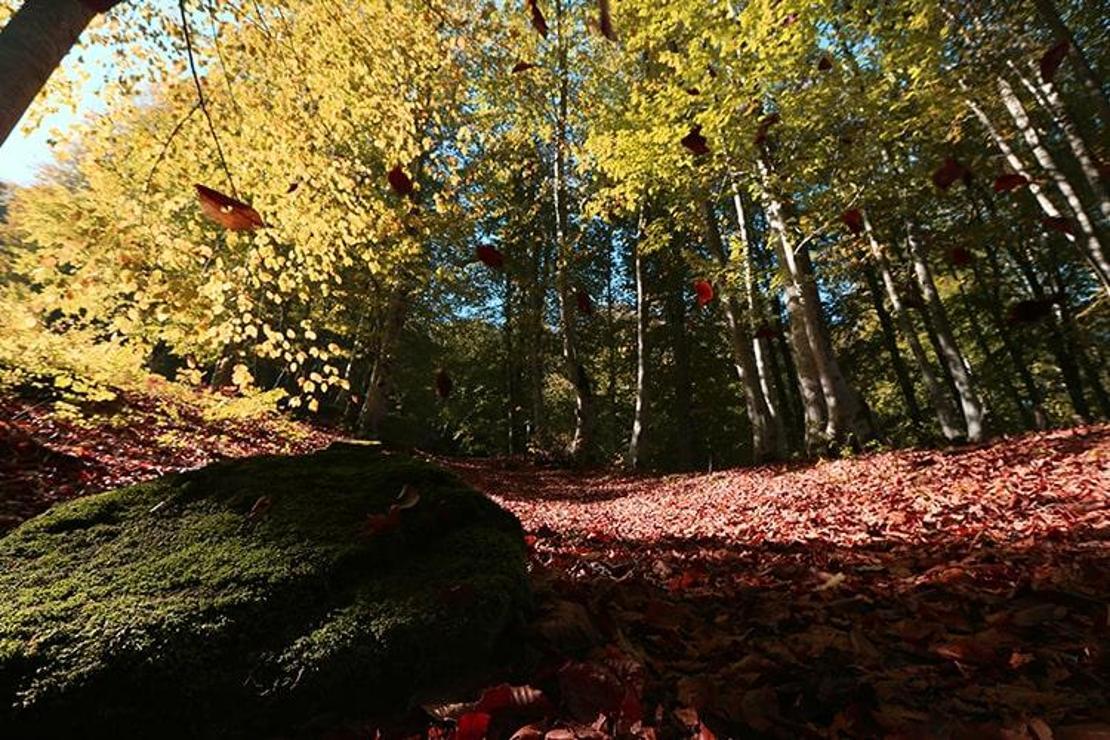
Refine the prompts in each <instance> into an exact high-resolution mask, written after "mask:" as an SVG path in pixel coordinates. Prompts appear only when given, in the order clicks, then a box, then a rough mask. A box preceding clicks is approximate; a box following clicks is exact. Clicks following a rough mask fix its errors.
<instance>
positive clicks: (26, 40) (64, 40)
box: [0, 0, 119, 144]
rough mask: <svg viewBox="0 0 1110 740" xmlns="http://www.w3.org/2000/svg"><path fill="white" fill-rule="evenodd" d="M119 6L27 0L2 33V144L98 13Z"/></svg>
mask: <svg viewBox="0 0 1110 740" xmlns="http://www.w3.org/2000/svg"><path fill="white" fill-rule="evenodd" d="M118 1H119V0H115V1H114V2H113V1H112V0H27V1H26V2H25V3H24V4H23V6H22V7H21V8H20V9H19V10H17V11H16V12H15V15H13V16H12V17H11V18H10V19H8V22H7V24H6V25H5V26H4V28H3V29H2V30H0V144H3V143H4V141H5V140H6V139H7V138H8V136H9V135H10V134H11V132H12V131H14V130H15V127H16V125H18V123H19V119H21V118H22V117H23V114H24V113H25V112H26V111H27V108H28V107H30V105H31V103H32V102H33V101H34V99H35V96H37V95H38V94H39V92H40V91H41V90H42V88H43V86H45V85H46V81H47V80H49V79H50V75H51V74H53V72H54V70H55V69H57V67H58V65H59V64H61V62H62V59H64V58H65V55H66V54H68V53H69V50H70V49H72V48H73V45H74V44H75V43H77V39H78V38H80V36H81V33H82V32H83V31H84V30H85V28H86V26H88V25H89V22H90V21H91V20H92V19H93V18H94V17H96V15H97V13H98V12H103V11H107V10H108V9H109V8H111V7H112V6H113V5H115V4H116V2H118Z"/></svg>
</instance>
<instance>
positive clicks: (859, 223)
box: [840, 208, 863, 234]
mask: <svg viewBox="0 0 1110 740" xmlns="http://www.w3.org/2000/svg"><path fill="white" fill-rule="evenodd" d="M840 220H841V221H843V222H844V225H845V226H847V227H848V230H849V231H851V232H852V233H853V234H859V233H861V232H862V231H863V211H861V210H860V209H858V208H852V209H851V210H848V211H845V212H844V213H842V214H840Z"/></svg>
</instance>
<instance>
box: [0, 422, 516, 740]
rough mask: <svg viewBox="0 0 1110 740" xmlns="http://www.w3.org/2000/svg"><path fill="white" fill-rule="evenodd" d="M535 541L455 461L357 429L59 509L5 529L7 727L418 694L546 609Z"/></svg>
mask: <svg viewBox="0 0 1110 740" xmlns="http://www.w3.org/2000/svg"><path fill="white" fill-rule="evenodd" d="M405 486H408V487H409V489H408V491H407V494H408V495H407V496H406V497H405V503H407V504H413V502H414V500H415V505H411V506H407V507H394V504H396V503H398V499H397V497H398V495H399V493H400V492H401V490H402V488H404V487H405ZM414 493H415V494H418V497H416V496H414V495H413V494H414ZM391 511H392V513H390V512H391ZM524 553H525V550H524V545H523V539H522V535H521V530H520V524H519V522H518V521H517V520H516V519H515V518H514V517H513V516H512V515H511V514H509V513H508V512H506V511H504V510H503V509H501V508H500V507H498V506H497V505H496V504H495V503H493V502H492V501H490V500H489V499H487V498H485V497H484V496H482V495H480V494H478V493H476V492H474V491H472V490H470V489H468V488H467V487H466V486H465V485H463V484H462V483H460V482H459V481H458V479H456V478H455V477H454V476H452V475H451V474H450V473H447V472H446V471H443V470H440V469H439V468H436V467H434V466H432V465H429V464H426V463H423V462H419V461H415V460H413V459H411V458H407V457H403V456H400V455H395V454H391V453H389V452H386V451H382V450H381V449H379V448H377V447H376V446H371V445H360V444H355V443H340V444H337V445H333V446H332V447H331V448H329V449H327V450H324V451H322V452H319V453H316V454H313V455H308V456H300V457H259V458H251V459H246V460H236V461H229V462H223V463H218V464H216V465H212V466H209V467H207V468H203V469H201V470H197V471H192V472H189V473H183V474H178V475H171V476H168V477H165V478H162V479H160V480H156V481H153V482H149V483H143V484H140V485H135V486H131V487H128V488H123V489H119V490H115V491H110V492H107V493H103V494H99V495H96V496H90V497H87V498H83V499H79V500H75V501H71V502H68V503H65V504H62V505H59V506H56V507H55V508H53V509H51V510H50V511H48V512H46V513H45V514H43V515H41V516H39V517H37V518H35V519H32V520H30V521H28V522H26V523H24V524H23V525H22V526H20V527H18V528H17V529H15V530H13V531H12V532H10V533H9V534H7V535H6V536H4V537H3V538H2V539H0V737H13V738H17V737H18V738H24V737H26V738H38V737H43V738H46V737H49V738H57V737H90V736H92V737H100V736H110V737H114V738H124V737H143V738H153V737H158V738H167V737H169V738H172V737H189V738H204V737H216V738H218V737H265V736H269V735H273V734H275V733H278V732H280V733H282V734H295V733H290V732H289V728H303V727H305V726H307V725H308V724H310V723H313V722H314V723H316V724H317V725H321V724H322V725H327V723H328V721H330V719H331V718H344V717H357V716H366V714H368V713H371V712H374V711H378V710H383V709H397V708H398V707H399V706H400V707H403V706H404V702H406V701H408V700H409V699H410V698H411V697H412V696H413V695H414V693H415V692H418V691H422V690H427V689H431V688H434V687H442V686H447V685H450V684H451V682H452V680H454V679H459V678H461V677H464V676H468V675H472V674H473V673H474V672H476V671H478V670H480V669H481V668H480V667H482V666H484V665H486V664H488V662H489V660H490V658H491V656H492V655H493V654H494V651H495V649H496V648H497V646H498V645H499V643H500V641H501V638H502V637H503V636H504V635H505V634H506V633H507V631H509V630H510V629H512V628H513V627H514V626H515V625H517V624H519V623H520V620H521V615H522V614H523V612H524V611H525V609H526V608H527V607H528V600H529V592H528V584H527V578H526V574H525V568H524Z"/></svg>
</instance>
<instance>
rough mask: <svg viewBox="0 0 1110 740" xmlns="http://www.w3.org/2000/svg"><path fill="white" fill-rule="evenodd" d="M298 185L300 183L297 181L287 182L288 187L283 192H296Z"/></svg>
mask: <svg viewBox="0 0 1110 740" xmlns="http://www.w3.org/2000/svg"><path fill="white" fill-rule="evenodd" d="M300 186H301V184H300V183H299V182H292V183H289V187H288V189H286V191H285V194H286V195H292V194H293V193H295V192H297V188H299V187H300Z"/></svg>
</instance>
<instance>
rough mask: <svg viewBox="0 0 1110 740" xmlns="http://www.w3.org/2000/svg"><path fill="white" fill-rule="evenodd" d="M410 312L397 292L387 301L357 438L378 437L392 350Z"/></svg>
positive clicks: (402, 294)
mask: <svg viewBox="0 0 1110 740" xmlns="http://www.w3.org/2000/svg"><path fill="white" fill-rule="evenodd" d="M408 312H409V297H408V295H407V294H406V293H405V291H404V290H401V289H397V290H395V291H394V293H393V296H392V297H391V298H390V299H389V305H388V306H387V307H386V315H385V320H384V321H383V322H382V330H381V336H380V338H379V341H378V352H377V355H376V356H375V358H374V365H373V367H372V368H371V370H370V378H369V379H368V380H367V382H366V392H365V393H364V394H363V401H362V408H361V409H360V410H359V416H358V433H359V436H361V437H363V438H366V439H380V438H381V423H382V420H383V419H384V418H385V415H386V414H387V413H388V412H389V396H390V391H391V388H392V383H393V351H394V350H395V349H396V347H397V341H398V339H400V336H401V329H402V328H404V325H405V319H406V318H407V317H408Z"/></svg>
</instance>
